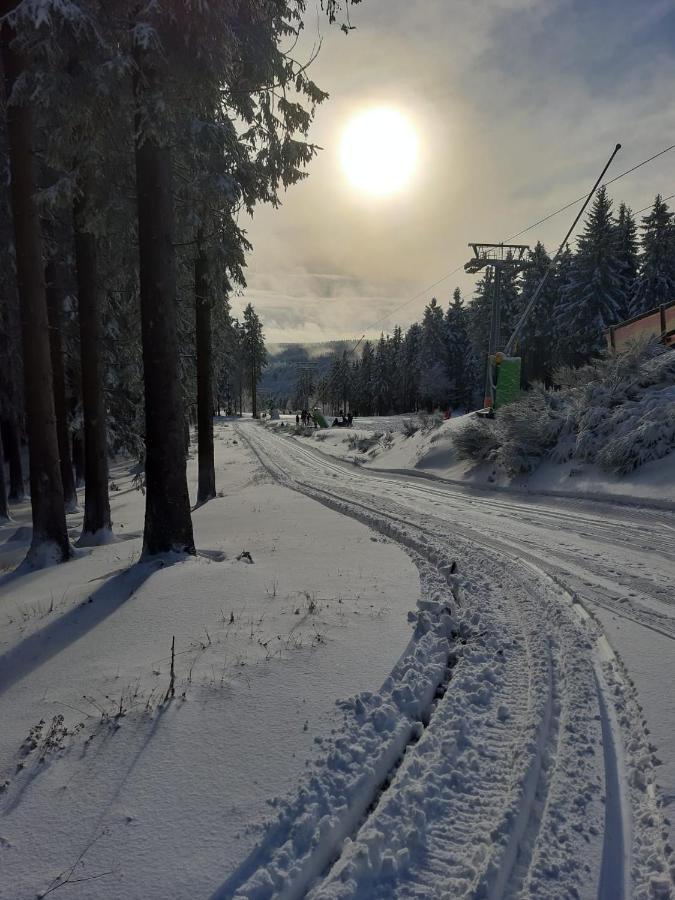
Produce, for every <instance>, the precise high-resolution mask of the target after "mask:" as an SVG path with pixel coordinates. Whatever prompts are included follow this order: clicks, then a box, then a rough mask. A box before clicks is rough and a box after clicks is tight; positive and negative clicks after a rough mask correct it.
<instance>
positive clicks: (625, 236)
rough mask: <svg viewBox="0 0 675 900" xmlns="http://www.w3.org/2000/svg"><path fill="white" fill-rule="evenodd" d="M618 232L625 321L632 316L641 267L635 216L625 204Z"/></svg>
mask: <svg viewBox="0 0 675 900" xmlns="http://www.w3.org/2000/svg"><path fill="white" fill-rule="evenodd" d="M616 231H617V251H618V254H619V260H620V262H621V274H622V275H623V277H624V281H625V290H626V298H627V303H626V304H625V305H624V308H623V309H622V310H621V318H622V319H623V318H627V317H628V315H630V301H631V298H632V297H633V295H634V294H635V282H636V279H637V275H638V269H639V265H640V260H639V256H638V239H637V226H636V224H635V216H634V215H633V213H632V211H631V209H630V207H628V206H626V204H625V203H620V204H619V215H618V218H617V221H616Z"/></svg>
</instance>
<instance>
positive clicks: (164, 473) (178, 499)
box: [134, 54, 195, 555]
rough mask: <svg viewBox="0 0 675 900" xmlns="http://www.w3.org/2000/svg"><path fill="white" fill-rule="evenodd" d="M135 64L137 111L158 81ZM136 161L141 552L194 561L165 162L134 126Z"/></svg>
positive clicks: (152, 140)
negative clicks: (141, 428)
mask: <svg viewBox="0 0 675 900" xmlns="http://www.w3.org/2000/svg"><path fill="white" fill-rule="evenodd" d="M138 57H139V58H138V59H137V62H138V63H139V70H138V73H137V76H136V78H135V83H134V93H135V98H136V103H137V106H138V107H139V108H140V107H142V105H143V101H144V94H145V86H147V88H148V90H149V91H152V90H156V88H157V84H158V81H159V79H158V76H157V73H156V71H154V70H153V68H152V67H151V66H149V65H147V66H146V65H144V60H143V58H142V56H141V54H138ZM135 155H136V184H137V194H138V243H139V262H140V283H141V335H142V340H143V379H144V386H145V482H146V505H145V531H144V535H143V552H144V554H148V555H150V554H155V553H167V552H169V551H172V550H174V551H187V552H188V553H194V552H195V545H194V537H193V533H192V519H191V517H190V499H189V495H188V488H187V479H186V474H185V443H184V440H185V436H184V430H183V429H184V414H183V400H182V393H181V385H180V376H179V370H178V337H177V327H176V271H175V250H174V244H173V239H174V236H173V198H172V194H171V155H170V151H169V148H168V147H163V146H160V144H159V142H158V140H157V138H156V137H155V136H154V135H153V134H142V133H140V124H139V123H137V137H136V154H135Z"/></svg>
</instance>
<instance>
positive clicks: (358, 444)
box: [348, 431, 382, 453]
mask: <svg viewBox="0 0 675 900" xmlns="http://www.w3.org/2000/svg"><path fill="white" fill-rule="evenodd" d="M381 437H382V432H381V431H376V432H375V433H374V434H371V435H369V436H368V437H359V435H358V434H352V435H350V436H349V441H348V447H349V449H350V450H360V451H361V453H366V451H368V450H370V448H371V447H374V446H375V445H376V444H379V442H380V438H381Z"/></svg>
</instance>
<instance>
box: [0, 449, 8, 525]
mask: <svg viewBox="0 0 675 900" xmlns="http://www.w3.org/2000/svg"><path fill="white" fill-rule="evenodd" d="M8 521H9V507H8V505H7V485H6V484H5V451H4V450H3V448H2V434H1V433H0V523H4V522H8Z"/></svg>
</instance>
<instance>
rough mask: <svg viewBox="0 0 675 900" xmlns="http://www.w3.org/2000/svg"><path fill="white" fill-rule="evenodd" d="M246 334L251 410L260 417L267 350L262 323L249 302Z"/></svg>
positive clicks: (246, 312)
mask: <svg viewBox="0 0 675 900" xmlns="http://www.w3.org/2000/svg"><path fill="white" fill-rule="evenodd" d="M244 335H245V346H246V368H247V371H248V377H249V386H250V390H251V412H252V414H253V418H254V419H256V418H257V417H258V382H259V381H260V376H261V374H262V370H263V369H264V368H265V366H266V365H267V350H266V348H265V338H264V335H263V329H262V324H261V322H260V319H259V318H258V316H257V314H256V311H255V310H254V309H253V306H252V305H251V304H250V303H248V304H247V305H246V309H245V310H244Z"/></svg>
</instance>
